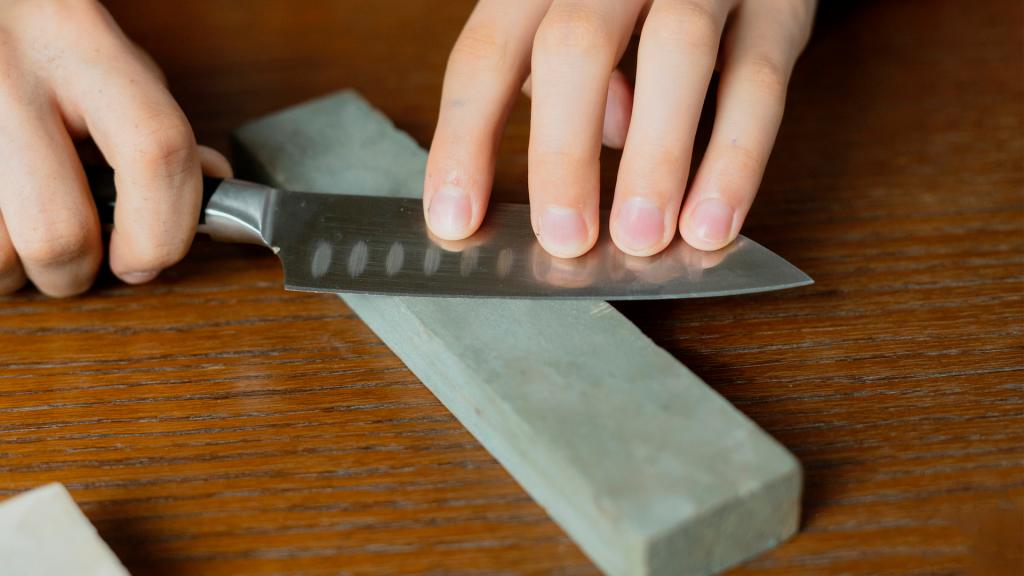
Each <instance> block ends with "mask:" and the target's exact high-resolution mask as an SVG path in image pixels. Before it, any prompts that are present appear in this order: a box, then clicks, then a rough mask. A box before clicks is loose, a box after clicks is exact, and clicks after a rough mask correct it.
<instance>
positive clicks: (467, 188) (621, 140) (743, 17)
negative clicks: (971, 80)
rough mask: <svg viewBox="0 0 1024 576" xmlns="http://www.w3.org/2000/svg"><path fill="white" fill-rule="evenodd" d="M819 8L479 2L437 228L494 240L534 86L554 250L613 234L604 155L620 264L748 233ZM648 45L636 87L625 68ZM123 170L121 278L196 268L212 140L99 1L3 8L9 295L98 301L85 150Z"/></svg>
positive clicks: (430, 197) (447, 94)
mask: <svg viewBox="0 0 1024 576" xmlns="http://www.w3.org/2000/svg"><path fill="white" fill-rule="evenodd" d="M814 4H815V2H814V0H653V1H651V0H516V1H515V2H511V1H508V0H481V1H480V2H479V3H478V5H477V7H476V9H475V10H474V11H473V14H472V16H471V17H470V19H469V21H468V23H467V24H466V27H465V29H464V30H463V33H462V35H461V36H460V38H459V40H458V43H457V45H456V46H455V48H454V49H453V51H452V55H451V57H450V59H449V64H448V68H447V72H446V75H445V82H444V94H443V97H442V103H441V112H440V118H439V121H438V126H437V131H436V133H435V136H434V141H433V144H432V147H431V153H430V159H429V162H428V167H427V179H426V182H425V186H424V210H425V215H426V218H427V222H428V224H429V225H430V227H431V230H432V231H433V232H434V234H435V235H436V236H438V237H440V238H441V239H445V240H462V239H465V238H467V237H469V236H471V235H472V234H473V232H475V231H476V229H477V228H478V227H479V226H480V223H481V222H482V220H483V218H484V215H485V213H486V210H487V203H488V199H489V196H490V189H491V185H492V180H493V177H494V165H495V154H496V151H497V145H498V142H499V139H500V137H501V132H502V130H503V127H504V122H505V119H506V116H507V114H508V111H509V110H510V108H511V106H512V105H513V103H514V100H515V98H516V95H517V93H518V91H519V90H520V88H523V89H524V90H526V92H527V93H528V94H530V95H531V97H532V99H533V103H532V120H531V137H530V157H529V162H530V166H529V171H530V173H529V187H530V203H531V212H532V220H533V226H534V230H535V232H536V233H537V236H538V239H539V242H540V245H541V246H542V247H543V249H545V250H547V251H548V252H549V253H551V254H552V255H554V256H558V257H574V256H579V255H581V254H584V253H586V252H587V251H588V250H589V249H590V248H591V247H592V246H593V244H594V242H595V241H596V239H597V235H598V232H599V225H600V224H599V222H598V209H599V206H598V201H599V198H598V190H599V185H600V183H599V167H598V157H599V154H600V150H601V146H602V143H603V144H604V145H607V146H610V147H614V148H621V149H623V156H622V163H621V165H620V168H619V176H618V181H617V183H616V193H615V200H614V204H613V207H612V217H611V224H610V230H611V235H612V238H613V239H614V240H615V243H616V244H617V245H618V246H619V248H621V249H622V250H623V251H624V252H627V253H628V254H631V255H634V256H647V255H652V254H656V253H658V252H660V251H661V250H663V249H664V248H665V247H666V246H667V245H668V244H669V242H670V241H671V240H672V238H673V237H674V235H675V234H677V233H681V234H682V236H683V238H685V239H686V241H687V242H689V243H690V244H691V245H693V246H694V247H696V248H699V249H702V250H715V249H718V248H721V247H723V246H725V245H727V244H728V243H729V242H730V241H731V240H732V239H733V238H735V236H736V235H737V234H738V233H739V229H740V226H741V225H742V223H743V219H744V218H745V216H746V213H747V211H748V210H749V208H750V205H751V203H752V202H753V199H754V195H755V194H756V191H757V188H758V186H759V184H760V180H761V176H762V173H763V171H764V167H765V164H766V162H767V160H768V155H769V153H770V151H771V148H772V145H773V144H774V139H775V135H776V132H777V130H778V126H779V122H780V121H781V117H782V110H783V105H784V101H785V93H786V86H787V84H788V80H789V75H790V72H791V70H792V67H793V64H794V62H795V61H796V58H797V56H798V55H799V53H800V52H801V50H802V49H803V47H804V45H805V44H806V41H807V37H808V36H809V33H810V28H811V22H812V20H813V12H814ZM634 33H639V34H640V48H639V59H638V62H637V78H636V83H635V86H634V85H632V84H631V83H630V82H629V81H628V80H627V79H626V78H625V76H623V75H622V74H621V73H619V72H617V71H616V70H615V67H616V65H617V63H618V62H619V60H620V58H621V56H622V53H623V51H624V50H625V48H626V46H627V44H628V43H629V41H630V39H631V37H632V36H633V35H634ZM716 67H717V68H718V69H719V70H720V72H721V80H720V82H721V84H720V87H719V96H718V110H717V116H716V119H715V123H714V130H713V135H712V137H711V142H710V144H709V148H708V152H707V154H706V155H705V158H704V161H703V162H702V163H701V165H700V167H699V169H698V170H697V175H696V178H695V180H694V182H692V183H690V184H689V186H688V185H687V184H688V183H687V174H688V173H689V164H690V157H691V155H692V147H693V139H694V132H695V130H696V125H697V119H698V118H699V116H700V111H701V106H702V104H703V100H704V97H705V94H706V92H707V88H708V84H709V82H710V80H711V75H712V72H713V70H715V69H716ZM87 139H91V140H92V141H93V142H94V143H95V144H96V146H97V147H98V148H99V150H100V151H101V153H102V154H103V157H104V158H105V160H106V161H107V162H108V163H110V165H111V166H112V167H113V168H114V170H115V184H116V187H117V192H118V197H117V207H116V210H115V215H114V219H115V222H114V229H113V232H112V235H111V240H110V247H109V251H110V253H109V261H110V267H111V269H112V271H113V272H114V274H115V275H117V276H118V277H119V278H120V279H122V280H123V281H125V282H127V283H131V284H142V283H145V282H149V281H151V280H152V279H154V278H155V277H156V276H157V275H158V274H159V273H160V272H161V271H162V270H164V269H166V268H167V267H169V266H171V265H173V264H174V263H176V262H177V261H179V260H180V259H181V258H182V257H184V255H185V253H186V252H187V251H188V248H189V246H190V245H191V242H192V237H193V235H194V234H195V228H196V222H197V220H198V212H199V209H200V202H201V175H202V173H203V171H204V170H205V172H207V173H209V174H213V175H218V176H229V175H230V174H231V167H230V165H229V164H228V162H227V160H225V159H224V157H223V156H221V155H220V154H218V153H217V152H215V151H213V150H212V149H209V148H205V147H203V146H199V145H197V143H196V140H195V136H194V135H193V132H192V129H191V127H190V125H189V123H188V120H187V119H186V117H185V115H184V113H183V112H182V110H181V108H180V107H179V106H178V105H177V103H175V101H174V99H173V98H172V97H171V95H170V93H169V92H168V90H167V88H166V86H165V85H164V81H163V77H162V75H161V73H160V71H159V70H158V69H157V67H156V66H155V65H154V64H153V62H152V61H150V60H149V58H148V57H147V56H146V55H145V54H144V53H143V52H142V51H141V50H139V49H138V48H137V47H136V46H135V45H134V44H133V43H132V42H131V41H130V40H129V39H128V38H127V37H126V36H125V35H124V33H123V32H122V31H121V30H120V28H118V26H117V24H116V23H115V22H114V21H113V19H112V18H111V17H110V15H109V14H108V13H107V12H106V10H105V9H104V8H103V7H102V6H101V5H100V4H99V3H98V2H96V1H95V0H0V174H2V175H3V178H2V180H0V294H6V293H11V292H14V291H16V290H18V289H19V288H21V287H22V286H23V285H24V284H25V283H26V282H28V281H31V283H32V284H34V285H35V286H36V287H37V288H38V289H39V290H40V291H41V292H43V293H44V294H47V295H50V296H55V297H65V296H72V295H75V294H79V293H82V292H84V291H85V290H87V289H88V288H89V287H90V286H91V285H92V283H93V281H94V279H95V277H96V274H97V272H98V269H99V266H100V263H101V262H102V259H103V244H102V240H101V229H100V224H99V222H98V219H97V215H96V208H95V206H94V204H93V202H92V199H91V197H90V194H89V190H88V185H87V183H86V179H85V176H84V172H83V168H82V164H81V162H80V160H79V156H78V153H77V151H76V144H78V143H80V142H83V141H85V140H87Z"/></svg>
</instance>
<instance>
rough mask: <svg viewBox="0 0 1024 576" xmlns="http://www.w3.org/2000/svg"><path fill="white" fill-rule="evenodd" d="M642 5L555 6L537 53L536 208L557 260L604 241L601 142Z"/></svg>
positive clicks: (541, 234) (564, 2)
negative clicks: (616, 74) (616, 75)
mask: <svg viewBox="0 0 1024 576" xmlns="http://www.w3.org/2000/svg"><path fill="white" fill-rule="evenodd" d="M641 8H642V2H638V1H624V0H594V1H592V2H586V3H583V2H579V1H575V0H556V1H555V2H554V4H553V5H552V7H551V10H550V11H549V12H548V15H547V16H546V17H545V19H544V22H543V23H542V24H541V26H540V29H539V30H538V31H537V36H536V39H535V41H534V50H533V62H532V70H533V107H532V118H531V124H530V153H529V162H530V175H529V182H530V206H531V215H532V220H533V226H534V231H535V232H536V233H537V237H538V240H539V241H540V243H541V245H542V246H543V247H544V248H545V249H546V250H547V251H548V252H550V253H551V254H553V255H555V256H559V257H563V258H572V257H575V256H579V255H581V254H583V253H585V252H586V251H588V250H589V249H590V248H591V247H592V246H593V245H594V242H596V241H597V235H598V227H599V224H598V211H599V203H600V173H599V172H600V171H599V159H600V154H601V139H602V132H603V124H604V118H605V111H606V104H607V102H606V101H607V94H608V86H609V82H610V81H611V76H612V70H613V69H614V68H615V64H616V63H617V62H618V59H619V57H620V56H621V54H622V52H623V51H624V50H625V48H626V45H627V43H628V41H629V38H630V37H631V35H632V31H633V27H634V23H635V22H636V19H637V16H638V14H639V12H640V9H641Z"/></svg>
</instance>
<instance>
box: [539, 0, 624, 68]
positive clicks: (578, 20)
mask: <svg viewBox="0 0 1024 576" xmlns="http://www.w3.org/2000/svg"><path fill="white" fill-rule="evenodd" d="M534 50H535V51H536V52H538V53H541V54H544V55H548V56H550V55H552V54H567V55H571V56H583V57H588V58H596V59H607V60H611V59H613V58H614V56H615V46H614V43H613V42H612V34H611V30H610V29H609V24H608V22H607V20H606V19H605V18H604V17H602V16H601V14H599V13H598V12H597V11H596V10H595V9H594V8H593V7H591V6H589V5H587V4H585V3H582V2H575V3H570V4H566V5H564V6H560V7H554V8H552V9H551V12H549V13H548V15H547V17H546V18H545V19H544V21H543V22H542V23H541V26H540V29H538V30H537V36H536V37H535V39H534Z"/></svg>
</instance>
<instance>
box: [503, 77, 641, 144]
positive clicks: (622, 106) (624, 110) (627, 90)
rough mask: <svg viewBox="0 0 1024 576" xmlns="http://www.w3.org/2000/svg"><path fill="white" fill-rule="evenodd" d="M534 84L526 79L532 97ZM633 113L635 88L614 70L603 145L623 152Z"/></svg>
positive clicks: (605, 109)
mask: <svg viewBox="0 0 1024 576" xmlns="http://www.w3.org/2000/svg"><path fill="white" fill-rule="evenodd" d="M532 92H533V82H531V79H530V78H527V79H526V84H524V85H523V93H524V94H526V96H527V97H532V96H533V94H532ZM632 113H633V86H632V85H631V84H630V83H629V80H628V79H627V78H626V75H625V74H623V73H622V71H621V70H618V69H616V70H614V71H613V72H612V78H611V80H610V81H609V82H608V101H607V103H606V104H605V108H604V125H603V127H602V129H601V143H602V144H604V145H605V146H607V147H609V148H614V149H616V150H621V149H622V147H623V146H625V145H626V134H627V133H628V132H629V120H630V116H631V115H632Z"/></svg>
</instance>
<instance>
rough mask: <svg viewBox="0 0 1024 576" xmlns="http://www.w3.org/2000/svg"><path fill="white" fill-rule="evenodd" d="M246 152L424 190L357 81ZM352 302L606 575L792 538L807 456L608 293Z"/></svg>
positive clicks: (307, 185)
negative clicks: (801, 457)
mask: <svg viewBox="0 0 1024 576" xmlns="http://www.w3.org/2000/svg"><path fill="white" fill-rule="evenodd" d="M235 147H236V155H237V157H238V166H239V173H240V175H242V176H245V177H248V178H253V179H258V180H261V181H263V182H266V183H268V184H272V185H275V186H280V187H283V188H292V189H302V190H307V191H319V192H341V193H346V194H363V195H377V196H405V197H418V196H420V195H421V191H422V184H423V175H424V168H425V163H426V153H425V152H424V151H423V149H422V148H420V147H419V145H418V144H417V143H416V142H415V141H414V140H413V139H412V138H410V137H409V136H408V135H406V134H405V133H403V132H401V131H399V130H398V129H397V128H395V126H394V124H393V123H392V122H391V121H390V120H388V119H387V118H386V117H385V116H384V115H383V114H381V113H380V112H378V111H377V110H375V109H374V108H372V107H371V106H370V105H369V104H368V103H366V101H365V100H363V99H362V97H360V96H359V95H358V94H356V93H355V92H351V91H343V92H339V93H336V94H332V95H329V96H326V97H323V98H320V99H317V100H314V101H312V102H309V103H306V104H302V105H299V106H296V107H293V108H289V109H287V110H284V111H282V112H279V113H276V114H273V115H270V116H267V117H265V118H262V119H259V120H256V121H254V122H252V123H250V124H247V125H246V126H244V127H242V128H241V129H240V130H239V131H238V132H237V133H236V135H235ZM344 300H345V302H346V303H347V304H348V306H349V307H350V308H351V309H352V310H353V311H354V312H355V313H356V314H358V315H359V316H360V318H362V320H363V321H364V322H366V324H367V325H368V326H369V327H370V328H371V329H372V330H373V331H374V332H375V333H376V334H377V335H378V336H379V337H380V338H381V340H383V341H384V342H385V343H386V344H387V345H388V346H389V347H390V348H391V349H392V350H393V351H394V352H395V354H397V355H398V357H399V358H401V359H402V361H403V362H404V363H405V364H406V365H407V366H408V367H409V369H410V370H412V372H413V373H415V374H416V376H417V377H418V378H419V379H420V380H422V381H423V383H424V384H425V385H426V386H427V387H428V388H429V389H430V390H431V392H433V393H434V395H435V396H437V398H438V399H440V400H441V402H443V403H444V405H445V406H446V407H447V408H448V409H449V410H451V411H452V413H453V414H454V415H455V416H456V417H457V418H458V419H459V420H460V422H462V424H463V425H464V426H465V427H466V428H467V429H468V430H469V431H470V432H471V433H472V434H473V435H474V436H475V437H476V438H477V439H478V440H479V441H480V443H481V444H483V446H484V447H486V448H487V449H488V450H489V451H490V452H491V454H493V455H494V457H495V458H496V459H497V460H498V461H499V462H500V463H501V464H502V465H503V466H504V467H505V468H506V469H507V470H508V471H509V473H511V474H512V476H513V477H515V478H516V480H517V481H518V482H519V483H520V484H521V485H522V486H523V488H524V489H525V490H526V491H527V492H528V493H529V494H530V495H531V496H532V497H533V498H534V499H535V500H536V501H537V502H538V503H539V504H540V505H541V506H543V507H544V508H545V509H546V510H547V511H548V513H549V514H550V515H551V517H552V518H553V519H554V520H555V521H556V522H557V523H558V524H559V525H561V526H562V527H563V528H564V529H565V530H566V532H567V533H568V534H569V535H570V536H571V537H572V538H573V539H574V540H575V541H576V542H577V543H578V544H579V545H580V547H581V548H582V549H583V550H584V552H586V554H588V555H589V556H590V558H591V559H593V560H594V562H595V563H596V564H597V565H598V566H599V567H600V568H601V569H602V570H603V571H604V572H606V573H608V574H614V575H625V574H651V575H661V574H706V573H713V572H716V571H720V570H723V569H725V568H727V567H729V566H732V565H735V564H737V563H739V562H741V561H743V560H745V559H747V558H750V557H751V556H753V555H755V554H758V553H760V552H762V551H764V550H766V549H769V548H771V547H773V546H774V545H776V544H777V543H778V542H780V541H782V540H784V539H786V538H788V537H789V536H790V535H792V534H793V533H794V532H795V531H796V529H797V527H798V523H799V518H800V495H801V491H802V479H803V475H802V471H801V468H800V464H799V462H798V461H797V460H796V458H794V457H793V456H792V455H791V454H790V453H789V452H788V451H786V450H785V448H783V447H782V446H781V445H780V444H778V443H777V442H776V441H775V440H774V439H772V438H771V437H770V436H768V435H767V434H766V433H764V432H763V431H762V430H761V429H759V428H758V427H757V426H756V425H755V424H754V423H753V422H751V421H750V420H749V419H748V418H746V417H745V416H744V415H743V414H741V413H740V412H739V411H738V410H736V409H735V408H734V407H733V406H732V405H730V404H729V403H728V402H727V401H725V400H724V399H723V398H722V397H721V396H719V395H718V394H717V393H716V392H715V391H714V390H712V389H711V388H710V387H708V386H707V385H706V384H705V383H704V382H702V381H701V380H700V379H699V378H698V377H697V376H696V375H694V374H693V373H692V372H691V371H690V370H688V369H687V368H686V367H685V366H683V365H682V364H681V363H679V362H678V361H677V360H675V359H674V358H673V357H672V356H671V355H670V354H668V353H667V352H665V351H664V350H663V349H661V348H660V347H658V346H657V345H655V344H654V343H653V342H652V341H651V340H650V339H649V338H647V337H646V336H645V335H644V334H643V333H642V332H640V330H639V329H638V328H637V327H636V326H634V325H633V324H632V323H631V322H630V321H629V320H628V319H627V318H625V317H624V316H622V315H621V314H620V313H619V312H618V311H616V310H615V309H614V308H613V307H611V306H610V305H608V304H607V303H604V302H586V301H575V302H574V301H569V302H566V301H559V302H545V301H535V300H529V301H527V300H480V299H465V300H460V299H435V298H412V297H389V296H367V295H346V296H344Z"/></svg>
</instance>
